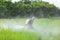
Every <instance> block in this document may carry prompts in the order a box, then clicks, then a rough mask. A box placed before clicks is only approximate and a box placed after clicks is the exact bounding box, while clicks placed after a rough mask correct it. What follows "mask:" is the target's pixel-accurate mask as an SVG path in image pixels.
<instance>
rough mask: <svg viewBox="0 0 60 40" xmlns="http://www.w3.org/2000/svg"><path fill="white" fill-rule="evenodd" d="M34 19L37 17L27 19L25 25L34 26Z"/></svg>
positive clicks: (30, 27)
mask: <svg viewBox="0 0 60 40" xmlns="http://www.w3.org/2000/svg"><path fill="white" fill-rule="evenodd" d="M34 19H35V17H31V18H28V19H27V20H26V22H25V25H26V27H27V28H29V29H32V28H33V26H32V24H33V20H34Z"/></svg>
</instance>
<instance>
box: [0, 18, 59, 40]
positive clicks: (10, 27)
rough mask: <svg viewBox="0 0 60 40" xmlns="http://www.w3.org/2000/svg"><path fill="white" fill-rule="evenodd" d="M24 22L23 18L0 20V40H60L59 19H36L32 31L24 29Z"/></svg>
mask: <svg viewBox="0 0 60 40" xmlns="http://www.w3.org/2000/svg"><path fill="white" fill-rule="evenodd" d="M25 21H26V19H25V18H20V19H0V40H60V19H59V18H58V19H56V18H54V19H52V18H50V19H48V18H40V19H38V18H36V19H35V20H34V22H33V26H34V27H35V29H32V30H29V29H27V30H26V29H24V27H25ZM22 27H23V28H22ZM19 28H21V29H22V30H20V29H19Z"/></svg>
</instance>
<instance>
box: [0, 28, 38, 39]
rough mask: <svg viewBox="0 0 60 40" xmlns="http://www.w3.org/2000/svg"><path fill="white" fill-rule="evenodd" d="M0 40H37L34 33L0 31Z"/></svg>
mask: <svg viewBox="0 0 60 40" xmlns="http://www.w3.org/2000/svg"><path fill="white" fill-rule="evenodd" d="M0 40H38V37H37V35H36V34H35V33H29V32H25V31H15V32H14V31H11V30H9V29H8V30H4V29H0Z"/></svg>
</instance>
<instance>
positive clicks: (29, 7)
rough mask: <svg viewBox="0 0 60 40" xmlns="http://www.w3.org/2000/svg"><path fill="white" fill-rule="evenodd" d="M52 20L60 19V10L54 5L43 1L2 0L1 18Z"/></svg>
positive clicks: (0, 6)
mask: <svg viewBox="0 0 60 40" xmlns="http://www.w3.org/2000/svg"><path fill="white" fill-rule="evenodd" d="M29 16H35V17H37V18H51V17H59V16H60V9H59V8H58V7H56V6H55V5H54V4H49V3H48V2H44V1H42V0H35V1H33V0H20V1H18V2H14V3H13V2H12V1H11V0H0V18H15V17H19V18H20V17H22V18H25V17H29Z"/></svg>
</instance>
